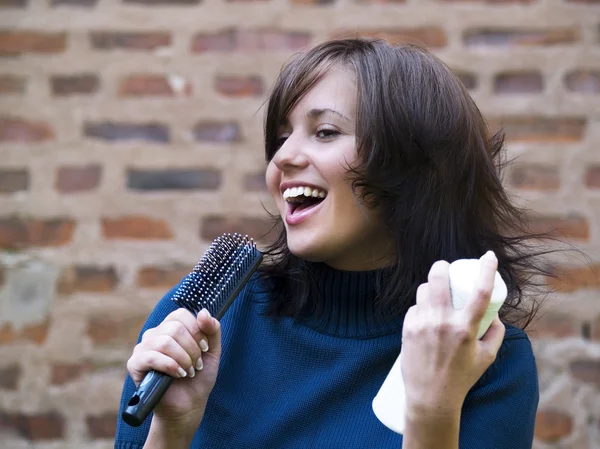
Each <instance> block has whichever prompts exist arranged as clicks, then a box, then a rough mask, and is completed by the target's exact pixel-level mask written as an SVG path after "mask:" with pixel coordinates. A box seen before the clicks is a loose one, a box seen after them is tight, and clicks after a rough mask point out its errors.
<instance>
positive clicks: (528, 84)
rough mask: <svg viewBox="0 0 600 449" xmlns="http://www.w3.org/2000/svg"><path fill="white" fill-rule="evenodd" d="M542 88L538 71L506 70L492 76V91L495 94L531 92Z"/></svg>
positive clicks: (542, 84) (542, 83)
mask: <svg viewBox="0 0 600 449" xmlns="http://www.w3.org/2000/svg"><path fill="white" fill-rule="evenodd" d="M543 89H544V82H543V80H542V75H541V73H539V72H506V73H499V74H497V75H496V76H495V77H494V91H495V92H496V93H497V94H532V93H539V92H541V91H542V90H543Z"/></svg>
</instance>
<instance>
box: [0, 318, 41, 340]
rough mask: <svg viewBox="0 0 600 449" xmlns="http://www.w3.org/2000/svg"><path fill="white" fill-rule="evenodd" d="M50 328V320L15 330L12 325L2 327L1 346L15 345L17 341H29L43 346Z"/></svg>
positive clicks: (0, 330) (0, 332) (0, 329)
mask: <svg viewBox="0 0 600 449" xmlns="http://www.w3.org/2000/svg"><path fill="white" fill-rule="evenodd" d="M49 328H50V322H49V320H45V321H42V322H41V323H36V324H30V325H28V326H25V327H23V328H20V329H14V328H13V327H12V325H11V324H10V323H5V324H4V325H2V326H0V346H1V345H7V344H10V343H14V342H16V341H29V342H33V343H37V344H42V343H44V342H45V341H46V337H47V336H48V330H49Z"/></svg>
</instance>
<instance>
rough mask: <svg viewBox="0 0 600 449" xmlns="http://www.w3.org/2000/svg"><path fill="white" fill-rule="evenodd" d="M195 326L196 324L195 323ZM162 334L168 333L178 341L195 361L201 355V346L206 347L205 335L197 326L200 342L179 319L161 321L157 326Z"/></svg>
mask: <svg viewBox="0 0 600 449" xmlns="http://www.w3.org/2000/svg"><path fill="white" fill-rule="evenodd" d="M195 326H198V325H197V324H195ZM157 329H158V330H160V331H161V332H162V334H163V335H169V336H171V337H173V339H174V340H175V341H176V342H177V343H179V345H180V346H181V347H182V348H183V349H184V350H185V351H186V352H187V353H188V354H189V356H190V357H191V359H192V360H193V361H194V364H195V363H196V360H198V359H199V358H200V357H201V356H202V346H205V347H207V348H208V345H207V343H206V336H205V335H204V333H203V332H201V331H200V328H198V332H197V334H199V335H201V337H200V342H199V341H198V340H196V338H195V337H194V336H193V335H192V334H191V333H190V332H189V331H188V329H187V327H186V326H185V325H184V324H183V323H182V322H181V321H169V322H166V323H165V322H163V323H162V324H161V325H160V326H159V327H158V328H157Z"/></svg>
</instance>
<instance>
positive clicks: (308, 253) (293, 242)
mask: <svg viewBox="0 0 600 449" xmlns="http://www.w3.org/2000/svg"><path fill="white" fill-rule="evenodd" d="M298 240H300V239H290V238H288V241H287V245H288V249H289V250H290V252H291V253H292V254H293V255H294V256H296V257H299V258H300V259H302V260H306V261H307V262H322V261H323V260H325V259H326V256H325V255H324V254H323V249H324V248H323V245H318V244H316V243H312V242H307V241H303V242H299V241H298Z"/></svg>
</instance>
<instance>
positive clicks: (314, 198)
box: [283, 187, 327, 215]
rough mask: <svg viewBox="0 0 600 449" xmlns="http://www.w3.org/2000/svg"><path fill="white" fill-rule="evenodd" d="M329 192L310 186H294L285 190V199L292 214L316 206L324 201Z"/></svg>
mask: <svg viewBox="0 0 600 449" xmlns="http://www.w3.org/2000/svg"><path fill="white" fill-rule="evenodd" d="M326 196H327V192H325V191H324V190H319V189H312V188H310V187H292V188H291V189H286V191H285V192H283V199H284V200H285V201H286V202H287V203H288V205H289V206H288V207H289V211H290V214H291V215H294V214H297V213H299V212H301V211H303V210H307V209H310V208H312V207H315V206H317V205H319V204H321V203H322V202H323V200H324V199H325V197H326Z"/></svg>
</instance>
